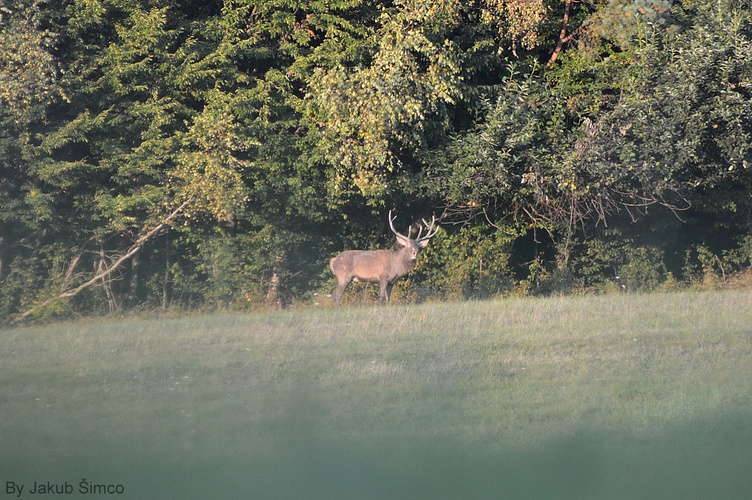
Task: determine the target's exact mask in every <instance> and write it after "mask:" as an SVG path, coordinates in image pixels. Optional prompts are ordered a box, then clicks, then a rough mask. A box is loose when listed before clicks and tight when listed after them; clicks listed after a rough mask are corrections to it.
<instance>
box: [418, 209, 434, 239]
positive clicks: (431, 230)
mask: <svg viewBox="0 0 752 500" xmlns="http://www.w3.org/2000/svg"><path fill="white" fill-rule="evenodd" d="M422 220H423V224H425V226H426V229H427V230H428V232H427V233H426V235H425V236H424V237H422V238H421V237H420V233H422V232H423V228H420V232H418V237H417V238H416V239H417V240H418V241H428V240H430V239H431V238H433V237H434V236H436V233H438V232H439V228H438V227H437V228H436V229H434V225H436V216H435V215H432V216H431V223H430V224H429V223H428V221H427V220H426V219H422Z"/></svg>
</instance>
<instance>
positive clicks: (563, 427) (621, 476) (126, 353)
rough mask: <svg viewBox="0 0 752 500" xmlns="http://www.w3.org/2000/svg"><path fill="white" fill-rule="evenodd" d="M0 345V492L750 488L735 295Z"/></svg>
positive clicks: (140, 331)
mask: <svg viewBox="0 0 752 500" xmlns="http://www.w3.org/2000/svg"><path fill="white" fill-rule="evenodd" d="M0 357H1V359H2V365H0V407H1V408H2V420H1V422H2V423H1V424H0V425H1V426H2V427H0V430H1V432H0V482H1V483H2V484H0V487H1V489H0V498H13V497H16V496H17V495H18V494H19V493H20V497H21V498H29V497H34V496H45V497H47V498H81V497H85V498H88V497H93V498H134V499H135V498H138V499H149V498H154V499H169V498H175V499H178V498H180V499H185V498H196V499H204V498H230V499H231V498H238V499H240V498H261V499H263V498H322V499H323V498H326V499H333V498H353V499H360V498H425V499H434V498H577V499H585V498H593V499H608V498H630V499H632V498H655V499H667V498H677V499H678V498H681V499H687V498H724V499H732V498H750V497H751V496H752V293H750V292H704V293H686V294H667V295H644V296H640V295H613V296H603V297H567V298H547V299H521V300H502V301H493V302H466V303H457V304H424V305H419V306H394V307H381V308H349V309H348V308H343V309H340V310H336V311H335V310H308V311H288V312H280V313H269V314H252V315H240V314H238V315H215V316H200V317H185V318H178V319H152V320H123V321H109V322H104V321H103V322H81V323H71V324H57V325H52V326H46V327H34V328H21V329H12V330H3V331H0ZM35 483H36V485H35ZM21 487H23V488H24V489H23V490H20V488H21ZM40 487H41V488H43V489H44V488H52V489H53V491H55V488H59V489H60V491H61V492H62V494H61V495H39V494H36V495H32V494H30V490H31V489H32V488H36V490H37V493H39V488H40ZM108 488H109V491H110V494H106V492H107V490H108ZM69 492H72V493H70V494H68V493H69ZM100 492H104V493H105V494H100Z"/></svg>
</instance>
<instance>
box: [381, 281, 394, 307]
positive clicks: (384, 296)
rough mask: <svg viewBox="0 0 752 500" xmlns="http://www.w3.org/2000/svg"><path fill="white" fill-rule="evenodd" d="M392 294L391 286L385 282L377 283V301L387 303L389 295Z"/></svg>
mask: <svg viewBox="0 0 752 500" xmlns="http://www.w3.org/2000/svg"><path fill="white" fill-rule="evenodd" d="M391 292H392V285H391V283H389V281H387V280H380V281H379V299H380V300H381V301H382V302H383V303H384V304H388V303H389V294H390V293H391Z"/></svg>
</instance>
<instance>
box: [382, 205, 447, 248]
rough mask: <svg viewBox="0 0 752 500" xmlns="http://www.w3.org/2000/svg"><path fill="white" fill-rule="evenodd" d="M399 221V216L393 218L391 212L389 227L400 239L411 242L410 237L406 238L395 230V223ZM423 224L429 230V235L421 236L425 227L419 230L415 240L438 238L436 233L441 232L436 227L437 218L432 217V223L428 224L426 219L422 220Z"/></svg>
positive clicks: (390, 212)
mask: <svg viewBox="0 0 752 500" xmlns="http://www.w3.org/2000/svg"><path fill="white" fill-rule="evenodd" d="M396 219H397V216H396V215H395V216H394V217H392V211H391V210H389V227H390V228H391V229H392V232H393V233H394V234H396V235H397V236H398V237H399V238H404V239H406V240H410V237H409V236H405V235H404V234H401V233H398V232H397V230H396V229H394V221H395V220H396ZM422 220H423V224H424V225H425V228H426V230H427V233H426V235H425V236H423V237H422V238H421V235H422V234H423V227H420V228H418V236H417V237H416V238H415V241H421V242H422V241H428V240H430V239H431V238H433V237H434V236H436V233H438V232H439V228H438V227H436V228H434V226H435V225H436V216H432V217H431V222H428V221H427V220H426V219H422Z"/></svg>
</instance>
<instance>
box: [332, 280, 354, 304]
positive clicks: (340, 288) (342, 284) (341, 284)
mask: <svg viewBox="0 0 752 500" xmlns="http://www.w3.org/2000/svg"><path fill="white" fill-rule="evenodd" d="M351 281H352V277H350V278H346V279H337V288H336V289H335V290H334V292H333V293H332V297H333V298H334V304H335V305H336V306H337V307H339V299H341V298H342V294H343V293H345V288H347V286H348V285H349V284H350V282H351Z"/></svg>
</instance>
